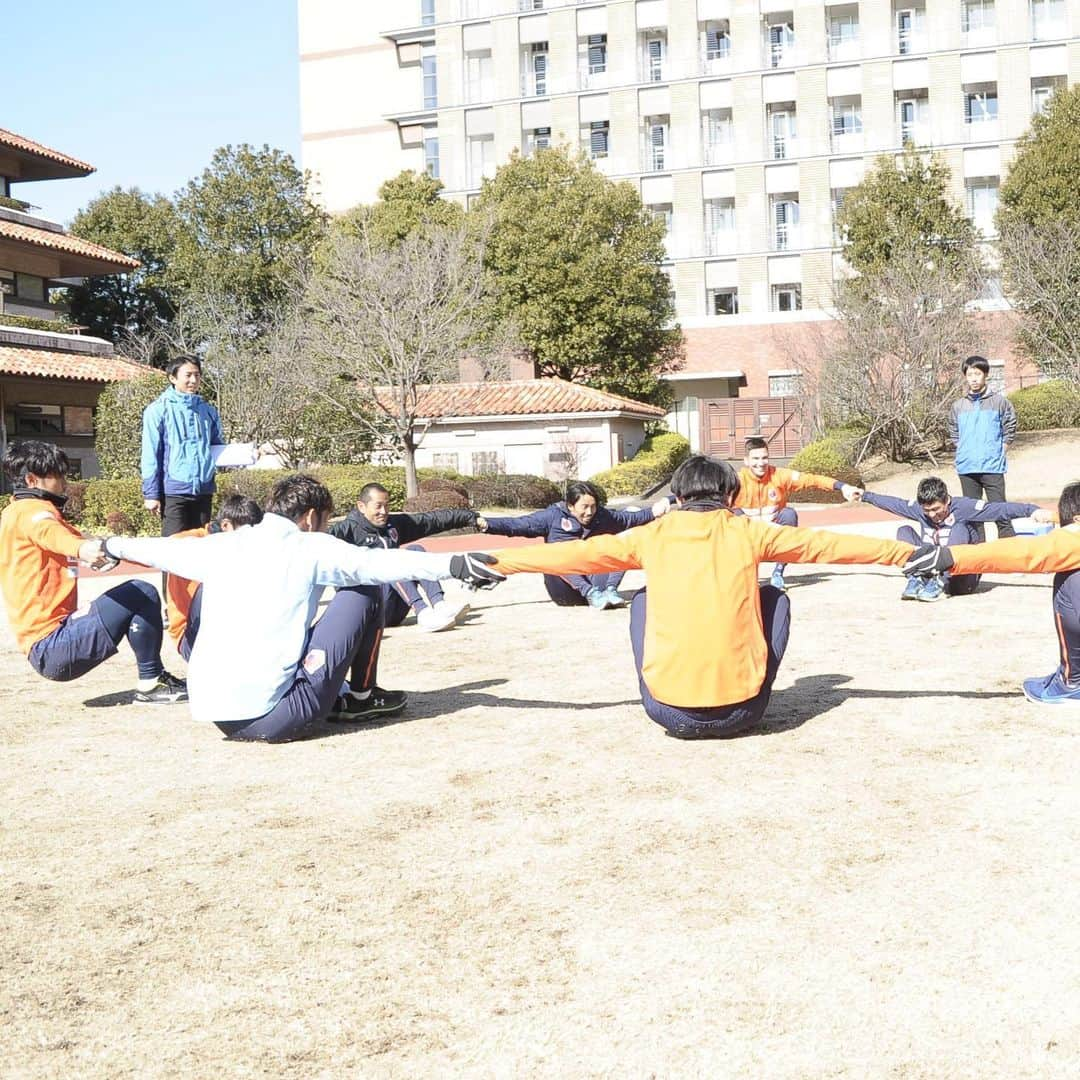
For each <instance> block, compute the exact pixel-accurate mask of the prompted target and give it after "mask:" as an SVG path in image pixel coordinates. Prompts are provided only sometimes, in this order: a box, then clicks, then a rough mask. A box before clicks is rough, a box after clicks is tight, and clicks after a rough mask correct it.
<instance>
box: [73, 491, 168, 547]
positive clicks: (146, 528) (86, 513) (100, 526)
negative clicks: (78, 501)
mask: <svg viewBox="0 0 1080 1080" xmlns="http://www.w3.org/2000/svg"><path fill="white" fill-rule="evenodd" d="M114 514H123V515H124V517H125V519H126V521H125V525H126V529H125V532H126V533H127V535H137V536H158V535H159V534H160V533H161V517H160V515H159V514H155V513H154V512H153V511H150V510H147V509H145V508H144V507H143V497H142V483H141V482H140V481H139V480H89V481H87V483H86V491H85V495H84V498H83V514H82V522H81V527H82V529H83V531H84V532H87V533H103V532H115V531H116V530H115V529H113V528H111V527H110V525H109V518H110V517H111V516H112V515H114Z"/></svg>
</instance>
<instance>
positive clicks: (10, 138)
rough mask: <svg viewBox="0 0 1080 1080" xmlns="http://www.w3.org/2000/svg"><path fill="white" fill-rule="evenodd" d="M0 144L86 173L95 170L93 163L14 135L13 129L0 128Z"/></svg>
mask: <svg viewBox="0 0 1080 1080" xmlns="http://www.w3.org/2000/svg"><path fill="white" fill-rule="evenodd" d="M0 146H10V147H11V148H12V149H13V150H22V151H23V152H24V153H27V154H33V155H34V156H35V157H40V158H45V159H46V160H47V161H56V162H59V163H60V164H61V165H66V166H68V168H71V169H83V170H85V171H86V172H88V173H92V172H95V171H96V170H95V169H94V166H93V165H88V164H87V163H86V162H85V161H80V160H79V159H78V158H73V157H69V156H68V155H67V154H61V153H60V151H59V150H53V149H51V148H50V147H48V146H43V145H42V144H41V143H37V142H34V141H33V140H32V139H27V138H25V137H24V136H22V135H16V134H15V132H14V131H7V130H6V129H5V128H0Z"/></svg>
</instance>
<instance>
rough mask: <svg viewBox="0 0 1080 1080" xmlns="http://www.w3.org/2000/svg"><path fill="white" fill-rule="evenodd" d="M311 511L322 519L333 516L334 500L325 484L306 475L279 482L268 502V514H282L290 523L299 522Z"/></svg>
mask: <svg viewBox="0 0 1080 1080" xmlns="http://www.w3.org/2000/svg"><path fill="white" fill-rule="evenodd" d="M309 510H315V511H317V512H318V514H319V516H320V517H321V516H323V515H325V514H331V513H333V511H334V500H333V498H332V497H331V495H330V492H329V491H327V489H326V487H325V486H324V485H323V484H320V483H319V481H318V480H316V479H315V477H314V476H308V475H307V474H306V473H295V474H294V475H293V476H286V477H285V479H284V480H279V481H278V482H277V483H276V484H275V485H274V487H273V489H272V490H271V492H270V498H269V499H267V500H266V512H267V513H268V514H280V515H281V516H282V517H284V518H288V519H289V520H290V521H299V520H300V519H301V518H302V517H303V516H304V515H305V514H306V513H307V512H308V511H309Z"/></svg>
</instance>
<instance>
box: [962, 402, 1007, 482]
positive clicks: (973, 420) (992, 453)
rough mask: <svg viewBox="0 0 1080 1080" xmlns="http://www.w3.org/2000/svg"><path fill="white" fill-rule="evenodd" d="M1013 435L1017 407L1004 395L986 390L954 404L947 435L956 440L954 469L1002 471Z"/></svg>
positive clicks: (964, 471)
mask: <svg viewBox="0 0 1080 1080" xmlns="http://www.w3.org/2000/svg"><path fill="white" fill-rule="evenodd" d="M1015 437H1016V410H1015V409H1014V408H1013V405H1012V402H1011V401H1010V400H1009V399H1008V398H1007V397H1005V396H1004V395H1003V394H993V393H991V392H990V391H989V390H986V391H983V393H981V394H967V395H966V396H965V397H962V398H961V399H960V400H959V401H956V402H954V403H953V407H952V412H951V413H950V414H949V438H950V439H952V441H953V442H954V443H956V472H957V474H958V475H960V476H963V475H965V474H967V473H1004V472H1005V471H1006V469H1007V467H1008V466H1007V465H1006V462H1005V448H1006V447H1007V446H1008V445H1009V443H1011V442H1012V441H1013V439H1014V438H1015Z"/></svg>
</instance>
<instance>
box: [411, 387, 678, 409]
mask: <svg viewBox="0 0 1080 1080" xmlns="http://www.w3.org/2000/svg"><path fill="white" fill-rule="evenodd" d="M605 412H608V413H613V412H623V413H632V414H634V415H635V416H641V417H644V418H648V419H659V418H660V417H662V416H663V415H664V410H663V409H661V408H658V407H657V406H655V405H646V404H644V403H643V402H640V401H633V400H631V399H630V398H625V397H620V396H619V395H618V394H609V393H607V392H606V391H603V390H593V389H592V388H591V387H588V386H578V385H576V384H575V383H570V382H566V381H565V380H564V379H521V380H516V381H513V382H480V383H439V384H436V385H434V386H429V387H427V388H426V389H424V390H422V391H421V392H420V401H419V408H418V415H420V416H423V417H426V418H436V417H440V416H540V415H552V414H572V413H605Z"/></svg>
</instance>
